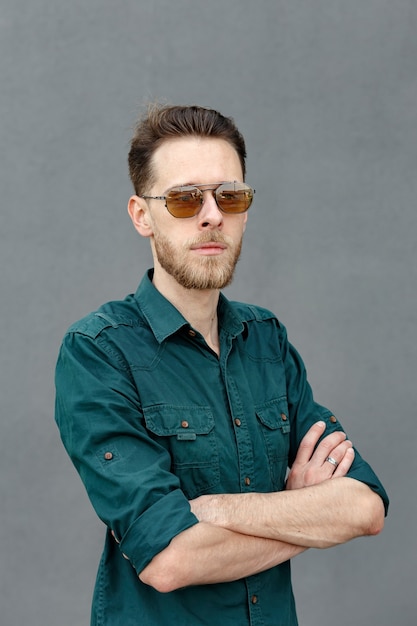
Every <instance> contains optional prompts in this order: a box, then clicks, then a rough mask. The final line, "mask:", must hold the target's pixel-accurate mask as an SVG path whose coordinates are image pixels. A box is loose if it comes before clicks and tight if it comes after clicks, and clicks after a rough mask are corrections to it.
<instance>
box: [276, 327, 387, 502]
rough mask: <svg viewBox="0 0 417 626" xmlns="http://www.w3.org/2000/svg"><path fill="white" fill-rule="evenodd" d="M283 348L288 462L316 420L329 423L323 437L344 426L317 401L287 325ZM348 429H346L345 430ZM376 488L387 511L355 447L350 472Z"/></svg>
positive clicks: (377, 482)
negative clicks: (289, 431) (288, 446)
mask: <svg viewBox="0 0 417 626" xmlns="http://www.w3.org/2000/svg"><path fill="white" fill-rule="evenodd" d="M280 349H281V353H282V358H283V361H284V365H285V376H286V381H287V394H288V407H289V413H290V419H291V450H290V458H289V464H290V465H291V464H292V463H293V461H294V459H295V456H296V454H297V450H298V447H299V445H300V442H301V440H302V438H303V437H304V435H305V434H306V432H307V431H308V429H309V428H310V427H311V426H312V425H313V424H314V423H315V422H317V421H319V420H323V421H324V422H325V423H326V430H325V432H324V434H323V437H325V436H326V435H329V434H330V433H331V432H334V431H336V430H343V431H344V428H343V427H342V424H341V423H340V421H339V418H338V417H337V416H336V415H335V414H334V413H332V411H330V410H329V409H327V408H326V407H324V406H322V405H320V404H318V403H317V402H315V400H314V398H313V392H312V390H311V387H310V385H309V383H308V380H307V373H306V368H305V366H304V363H303V360H302V358H301V357H300V355H299V353H298V352H297V350H296V349H295V348H294V347H293V346H292V345H291V344H290V343H289V342H288V339H287V334H286V330H285V327H284V326H282V325H281V328H280ZM344 432H346V431H344ZM347 476H349V477H350V478H355V479H356V480H359V481H361V482H363V483H365V484H366V485H368V486H369V487H370V488H371V489H372V490H373V491H375V492H376V493H377V494H378V495H379V496H380V497H381V498H382V500H383V503H384V507H385V514H387V512H388V506H389V499H388V495H387V493H386V491H385V489H384V487H383V486H382V484H381V482H380V480H379V479H378V477H377V476H376V474H375V472H374V471H373V469H372V468H371V467H370V465H369V464H368V463H367V462H366V461H365V460H364V459H363V458H362V457H361V455H360V454H359V452H358V450H357V449H356V448H355V459H354V461H353V464H352V466H351V468H350V470H349V472H348V474H347Z"/></svg>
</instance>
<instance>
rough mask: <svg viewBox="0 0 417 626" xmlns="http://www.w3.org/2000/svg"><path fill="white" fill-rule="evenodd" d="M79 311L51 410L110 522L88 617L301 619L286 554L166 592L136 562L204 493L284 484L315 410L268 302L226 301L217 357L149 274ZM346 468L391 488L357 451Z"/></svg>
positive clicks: (192, 622) (183, 522) (265, 624)
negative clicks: (123, 293)
mask: <svg viewBox="0 0 417 626" xmlns="http://www.w3.org/2000/svg"><path fill="white" fill-rule="evenodd" d="M151 279H152V271H150V272H148V274H147V275H146V276H145V277H144V279H143V280H142V282H141V284H140V286H139V288H138V290H137V292H136V294H135V295H130V296H128V297H127V298H126V299H125V300H123V301H120V302H110V303H108V304H106V305H104V306H102V307H101V308H100V309H99V310H97V311H96V312H94V313H91V314H90V315H88V316H87V317H86V318H84V319H83V320H81V321H79V322H78V323H76V324H74V325H73V326H72V327H71V328H70V329H69V331H68V332H67V334H66V336H65V338H64V340H63V343H62V347H61V351H60V354H59V358H58V363H57V369H56V421H57V424H58V427H59V429H60V432H61V437H62V440H63V443H64V445H65V448H66V450H67V452H68V454H69V456H70V457H71V459H72V461H73V463H74V465H75V467H76V469H77V470H78V472H79V474H80V476H81V479H82V481H83V483H84V485H85V488H86V490H87V492H88V495H89V498H90V500H91V502H92V505H93V506H94V508H95V510H96V512H97V514H98V516H99V517H100V518H101V519H102V521H103V522H104V524H105V525H106V526H107V529H108V530H107V534H106V542H105V547H104V552H103V556H102V559H101V562H100V566H99V570H98V574H97V581H96V587H95V592H94V599H93V608H92V618H91V624H92V625H94V626H105V625H108V626H110V625H111V626H133V625H135V626H137V625H139V624H140V625H141V626H156V625H158V626H161V625H163V626H165V625H168V624H178V625H181V626H197V625H198V626H201V625H207V626H209V625H210V626H211V625H212V624H221V625H222V626H228V625H230V626H232V625H233V626H237V625H239V626H245V624H246V625H249V624H250V625H251V626H258V625H259V626H260V625H262V626H295V625H296V624H297V617H296V611H295V604H294V598H293V593H292V586H291V577H290V563H289V562H285V563H283V564H281V565H279V566H277V567H273V568H272V569H269V570H267V571H265V572H263V573H261V574H257V575H254V576H250V577H248V578H246V579H242V580H237V581H235V582H228V583H221V584H214V585H203V586H195V587H188V588H183V589H179V590H177V591H173V592H171V593H167V594H162V593H159V592H158V591H156V590H154V589H153V588H151V587H149V586H147V585H145V584H143V583H142V582H141V581H140V580H139V578H138V573H140V572H141V570H143V568H144V567H145V566H146V565H147V564H148V563H149V562H150V561H151V559H152V558H153V557H154V556H155V555H156V554H158V553H159V552H161V550H163V549H164V548H165V547H166V546H167V545H168V544H169V542H170V541H171V539H172V538H173V537H175V536H176V535H177V534H179V533H181V532H182V531H183V530H185V529H187V528H189V527H191V526H193V525H194V524H196V523H197V522H198V520H197V519H196V517H195V516H194V515H193V514H192V513H191V511H190V506H189V503H188V500H190V499H192V498H195V497H197V496H199V495H201V494H205V493H244V492H248V491H254V492H271V491H279V490H282V489H284V487H285V477H286V471H287V467H290V466H291V463H292V462H293V460H294V458H295V455H296V453H297V449H298V446H299V443H300V440H301V439H302V437H303V435H304V434H305V433H306V432H307V430H308V429H309V427H310V426H311V425H312V424H313V423H314V422H316V421H317V420H319V419H321V420H324V421H325V422H326V424H327V429H326V434H328V433H329V432H331V431H334V430H340V429H341V428H342V427H341V425H340V423H339V421H338V419H336V418H335V417H334V415H333V413H332V412H331V411H329V410H328V409H326V408H324V407H322V406H320V405H318V404H316V403H315V401H314V400H313V396H312V392H311V388H310V386H309V385H308V383H307V380H306V372H305V368H304V365H303V362H302V360H301V358H300V356H299V355H298V353H297V352H296V351H295V349H294V348H293V347H292V346H291V345H290V344H289V343H288V341H287V337H286V331H285V328H284V327H283V326H282V324H281V323H280V322H278V320H277V318H276V317H275V316H274V315H273V314H272V313H271V312H269V311H267V310H265V309H262V308H260V307H255V306H249V305H246V304H242V303H236V302H229V301H228V300H227V299H226V298H225V297H224V296H223V295H221V296H220V300H219V305H218V317H219V329H220V358H218V357H217V355H216V354H215V353H214V352H213V351H212V350H211V349H210V348H209V347H208V346H207V344H206V343H205V341H204V339H203V337H202V336H201V335H200V334H199V333H198V332H197V331H195V330H193V328H191V326H190V324H189V323H188V322H187V321H186V320H185V319H184V317H183V316H182V315H181V314H180V313H179V311H178V310H177V309H176V308H175V307H173V306H172V305H171V304H170V302H168V301H167V300H166V299H165V298H164V297H163V296H162V295H161V294H160V293H159V292H158V291H157V290H156V289H155V287H154V286H153V284H152V282H151ZM349 476H351V477H353V478H356V479H357V480H360V481H362V482H364V483H366V484H368V485H369V486H370V487H371V489H373V490H374V491H376V492H377V493H379V495H380V496H381V497H382V499H383V500H384V503H385V506H386V508H387V506H388V499H387V496H386V493H385V491H384V489H383V487H382V485H381V484H380V482H379V480H378V478H377V477H376V475H375V474H374V472H373V471H372V469H371V468H370V466H369V465H368V464H367V463H366V462H365V461H364V460H363V459H362V458H361V456H360V455H359V453H358V452H357V451H356V456H355V461H354V463H353V465H352V468H351V470H350V472H349Z"/></svg>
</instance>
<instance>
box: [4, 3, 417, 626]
mask: <svg viewBox="0 0 417 626" xmlns="http://www.w3.org/2000/svg"><path fill="white" fill-rule="evenodd" d="M416 33H417V4H416V3H415V2H414V1H413V0H408V1H407V0H349V1H348V2H347V1H346V0H313V1H311V0H303V1H302V0H275V1H272V0H271V1H262V0H258V2H256V3H253V2H249V0H240V1H237V0H229V1H228V0H210V2H198V1H197V2H193V1H191V0H189V1H187V0H179V1H173V0H154V1H150V0H149V1H146V0H136V1H134V0H126V1H121V2H116V1H114V2H111V1H110V0H101V1H99V0H86V1H82V0H72V1H71V2H68V1H64V0H1V6H0V85H1V87H0V115H1V124H0V145H1V152H0V162H1V167H0V189H1V229H0V237H1V246H0V254H1V292H0V294H1V296H0V307H1V326H0V332H1V337H0V345H1V370H0V374H1V395H0V397H1V407H2V418H1V434H0V449H1V454H0V488H1V494H0V496H1V497H0V516H1V518H0V529H1V561H0V568H1V569H0V584H1V588H0V621H1V624H2V625H4V626H22V625H23V624H27V623H28V624H31V625H33V626H38V625H39V626H84V625H87V623H88V621H89V611H90V598H91V593H92V589H93V584H94V578H95V572H96V568H97V563H98V559H99V555H100V551H101V547H102V540H103V534H104V532H103V527H102V525H101V523H100V522H99V521H98V520H97V519H96V517H95V514H94V512H93V510H92V508H91V506H90V504H89V502H88V500H87V496H86V495H85V493H84V491H83V487H82V485H81V481H80V480H79V478H78V476H77V475H76V472H75V470H74V469H73V467H72V465H71V463H70V461H69V460H68V459H67V457H66V455H65V452H64V449H63V447H62V445H61V442H60V440H59V436H58V432H57V429H56V427H55V424H54V421H53V401H54V389H53V371H54V365H55V359H56V355H57V351H58V347H59V344H60V341H61V338H62V336H63V333H64V332H65V329H66V328H67V326H68V325H69V324H70V323H71V322H73V321H75V319H78V318H79V317H81V316H82V315H84V314H85V313H87V312H89V311H90V310H92V309H94V308H95V307H96V306H98V305H99V304H101V303H102V302H103V301H106V300H109V299H114V298H120V297H123V296H124V295H125V294H126V293H129V292H131V291H133V290H135V288H136V285H137V283H138V282H139V279H140V278H141V276H142V273H143V272H144V270H145V268H146V267H148V266H149V265H150V253H149V251H148V243H147V242H146V241H144V240H140V239H139V238H138V236H137V235H136V233H135V231H134V230H133V228H132V227H131V225H130V222H129V220H128V217H127V213H126V204H127V199H128V197H129V195H130V193H131V189H130V184H129V181H128V177H127V167H126V155H127V150H128V143H129V138H130V135H131V127H132V125H133V124H134V122H135V120H136V117H137V115H138V112H139V110H140V109H141V107H142V106H143V105H144V103H146V102H147V101H148V100H154V99H158V100H161V101H168V102H175V103H178V102H179V103H187V104H189V103H194V102H196V103H200V104H204V105H208V106H213V107H216V108H219V109H220V110H221V111H222V112H224V113H226V114H228V115H232V116H233V117H234V118H235V120H236V122H237V124H238V126H239V127H240V128H241V130H242V131H243V133H244V134H245V136H246V139H247V146H248V151H249V159H248V181H249V182H250V183H251V184H252V185H253V186H254V187H255V188H256V190H257V193H256V202H255V204H254V206H253V208H252V209H251V211H250V223H249V228H248V230H247V234H246V241H245V247H244V252H243V257H242V260H241V262H240V264H239V267H238V272H237V276H236V279H235V282H234V284H233V285H232V287H230V288H229V289H228V291H227V294H228V295H229V296H230V297H232V298H236V299H241V300H245V301H249V302H257V303H259V304H261V305H264V306H267V307H269V308H271V309H273V310H274V311H275V312H276V313H277V314H278V315H279V316H280V318H281V319H282V320H283V321H284V323H285V324H286V326H287V327H288V330H289V336H290V339H291V340H292V342H293V343H295V345H296V346H297V347H298V348H299V349H300V351H301V353H302V355H303V357H304V359H305V361H306V364H307V367H308V370H309V374H310V381H311V382H312V384H313V387H314V389H315V393H316V398H317V399H318V400H319V401H320V402H322V403H323V404H326V405H327V406H329V407H330V408H331V409H332V410H333V411H335V412H336V413H337V415H338V416H339V417H340V418H341V419H342V422H343V424H344V426H345V429H346V430H347V432H348V434H349V436H350V437H351V438H352V439H353V440H354V441H355V442H356V443H357V445H358V447H359V449H360V451H361V452H362V454H363V455H364V456H365V457H366V458H367V459H368V460H369V461H370V462H371V464H372V465H373V466H374V468H375V470H376V471H377V473H378V474H379V476H380V477H381V479H382V481H383V483H384V484H385V486H386V488H387V490H388V491H389V494H390V497H391V514H390V516H389V518H388V520H387V523H386V529H385V530H384V532H383V534H382V535H381V536H379V537H377V538H370V539H360V540H357V541H355V542H352V543H350V544H348V545H345V546H342V547H338V548H335V549H333V550H327V551H311V552H309V553H307V554H306V555H303V556H300V557H298V559H296V560H295V561H294V586H295V592H296V598H297V603H298V610H299V616H300V623H301V625H304V626H333V625H334V624H337V626H348V625H349V626H350V625H351V624H359V625H362V624H363V625H365V624H366V625H367V626H373V625H375V626H376V625H378V626H392V625H393V624H396V626H411V625H413V626H415V623H416V616H417V610H416V609H417V603H416V595H417V594H416V574H415V566H416V533H415V519H416V513H417V511H416V494H415V477H416V470H417V467H416V455H415V447H416V435H415V429H414V422H415V392H416V371H417V342H416V339H417V337H416V298H417V289H416V287H417V276H416V239H417V238H416V235H417V228H416V227H417V211H416V195H417V193H416V192H417V176H416V168H417V106H416V104H417V64H416V59H417V35H416Z"/></svg>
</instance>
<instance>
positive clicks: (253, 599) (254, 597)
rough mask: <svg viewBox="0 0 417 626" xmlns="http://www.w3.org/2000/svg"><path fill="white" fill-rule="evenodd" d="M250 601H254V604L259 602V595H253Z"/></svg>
mask: <svg viewBox="0 0 417 626" xmlns="http://www.w3.org/2000/svg"><path fill="white" fill-rule="evenodd" d="M250 601H251V602H252V604H256V603H257V602H258V596H252V597H251V599H250Z"/></svg>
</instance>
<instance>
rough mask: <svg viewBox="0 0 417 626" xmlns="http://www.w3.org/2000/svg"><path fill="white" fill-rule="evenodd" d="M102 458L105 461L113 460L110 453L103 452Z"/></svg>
mask: <svg viewBox="0 0 417 626" xmlns="http://www.w3.org/2000/svg"><path fill="white" fill-rule="evenodd" d="M104 458H105V459H106V461H111V460H112V458H113V454H112V453H111V452H105V453H104Z"/></svg>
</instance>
